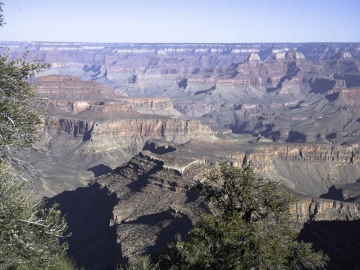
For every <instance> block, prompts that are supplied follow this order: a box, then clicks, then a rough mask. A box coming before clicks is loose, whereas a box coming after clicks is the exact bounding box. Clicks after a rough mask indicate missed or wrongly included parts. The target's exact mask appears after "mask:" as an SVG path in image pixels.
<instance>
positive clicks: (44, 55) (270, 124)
mask: <svg viewBox="0 0 360 270" xmlns="http://www.w3.org/2000/svg"><path fill="white" fill-rule="evenodd" d="M8 48H9V49H10V50H9V51H8ZM26 51H27V52H28V53H27V56H26V57H27V58H28V59H39V61H41V62H45V63H49V64H50V67H49V68H47V69H45V70H43V71H42V72H40V73H38V74H37V75H36V79H35V80H34V81H33V82H32V83H33V85H34V89H35V92H36V94H37V95H38V96H40V97H44V98H47V102H46V109H47V110H48V115H47V116H46V118H45V119H44V122H43V124H42V125H41V127H40V129H39V131H38V138H39V140H38V142H37V143H36V147H37V148H38V149H39V150H40V151H38V152H36V153H34V154H33V155H32V156H30V157H28V162H29V163H30V164H31V165H33V166H34V167H35V168H37V169H38V170H39V171H41V175H40V176H39V177H38V178H37V179H35V180H34V182H33V186H34V188H35V189H36V191H37V193H36V197H37V198H42V197H46V198H48V199H47V200H48V201H49V203H52V202H58V203H59V204H60V209H61V210H62V212H64V213H66V214H67V220H68V223H69V227H70V229H71V230H72V236H71V237H70V240H69V243H70V247H69V254H70V255H71V256H72V257H73V258H75V260H76V263H77V264H78V266H84V267H85V268H86V269H104V268H106V267H108V268H110V269H114V268H115V269H116V264H117V263H119V262H123V261H130V262H131V260H133V259H134V258H135V257H136V256H138V255H139V254H143V253H157V252H160V251H161V250H162V249H163V248H164V247H165V246H166V243H168V242H169V241H170V240H171V239H172V238H173V237H174V236H175V235H177V234H180V235H182V236H183V237H184V236H186V234H187V233H188V232H189V230H190V229H191V228H192V226H193V222H194V221H195V220H196V219H197V218H198V217H199V216H200V214H201V213H203V212H206V211H207V210H206V207H205V206H204V204H203V201H202V200H201V198H200V197H199V196H198V194H197V193H195V192H194V191H191V186H192V185H193V184H194V183H195V181H196V180H202V179H206V177H207V174H208V173H209V172H210V170H211V169H212V168H213V166H214V165H215V164H216V163H217V162H219V161H227V162H229V163H231V164H232V165H234V166H238V167H243V166H248V165H250V166H251V167H253V168H254V170H255V172H256V173H258V174H259V175H261V176H262V177H264V178H269V179H272V180H275V181H282V182H284V183H285V184H286V186H287V188H288V190H289V191H290V192H291V193H293V194H294V195H295V196H296V197H297V199H298V200H297V202H296V205H295V206H294V208H293V209H292V213H293V216H294V218H295V220H296V222H297V223H298V226H299V231H300V236H299V237H300V238H301V239H303V240H306V241H311V242H313V243H314V245H315V248H321V249H323V250H324V252H325V253H326V254H328V255H329V257H330V262H329V269H358V268H356V267H358V266H359V265H360V256H359V254H360V242H359V239H360V238H359V236H360V235H359V231H360V156H359V151H360V110H359V109H360V71H359V69H360V43H274V44H270V43H257V44H255V43H254V44H250V43H246V44H215V43H214V44H211V43H199V44H195V43H183V44H182V43H173V44H172V43H160V44H154V43H149V44H147V43H60V42H59V43H55V42H54V43H51V42H0V54H5V53H9V56H10V57H11V58H15V57H19V56H21V55H23V54H24V53H25V52H26Z"/></svg>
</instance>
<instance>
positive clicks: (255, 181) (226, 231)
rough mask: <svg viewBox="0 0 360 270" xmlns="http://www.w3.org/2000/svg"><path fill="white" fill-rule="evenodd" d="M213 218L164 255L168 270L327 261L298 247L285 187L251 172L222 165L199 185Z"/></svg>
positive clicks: (303, 264) (268, 266)
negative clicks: (207, 179)
mask: <svg viewBox="0 0 360 270" xmlns="http://www.w3.org/2000/svg"><path fill="white" fill-rule="evenodd" d="M195 189H197V190H199V191H200V192H201V193H202V194H203V195H204V196H205V200H206V201H208V202H209V207H210V209H211V212H212V214H209V215H205V216H203V218H202V220H201V221H200V222H198V223H196V224H195V227H194V229H193V230H192V231H191V232H190V234H189V236H188V239H187V241H182V240H179V239H178V240H176V241H174V242H172V243H171V244H170V245H168V247H167V248H166V249H165V251H164V252H163V254H162V255H161V265H162V267H163V268H164V269H318V268H322V267H325V265H326V261H327V257H326V256H324V255H323V253H322V252H321V251H320V252H315V251H314V250H312V248H311V244H308V243H304V242H298V241H297V240H296V239H297V235H298V233H297V231H296V230H295V229H294V227H293V226H292V224H294V221H293V220H292V215H291V213H290V208H291V205H292V204H293V203H294V198H293V197H292V196H291V195H290V194H289V193H288V192H287V191H286V190H285V189H284V186H283V185H281V184H279V183H276V182H273V181H270V180H264V179H260V178H259V177H258V176H257V175H256V174H255V173H254V172H253V170H252V169H251V168H250V167H248V168H246V169H244V170H243V169H240V168H236V167H230V166H227V165H222V166H220V167H219V168H217V169H214V170H213V171H212V173H211V174H210V176H209V181H206V182H204V183H201V182H198V184H197V186H196V187H195Z"/></svg>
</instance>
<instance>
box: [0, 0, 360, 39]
mask: <svg viewBox="0 0 360 270" xmlns="http://www.w3.org/2000/svg"><path fill="white" fill-rule="evenodd" d="M1 1H2V2H3V3H4V4H5V5H4V6H3V9H4V16H5V21H6V25H5V26H4V27H2V28H0V40H1V41H59V42H71V41H76V42H209V43H210V42H221V43H242V42H360V0H96V1H95V0H0V2H1Z"/></svg>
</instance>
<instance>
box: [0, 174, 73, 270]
mask: <svg viewBox="0 0 360 270" xmlns="http://www.w3.org/2000/svg"><path fill="white" fill-rule="evenodd" d="M27 192H28V190H27V189H26V183H25V182H23V181H21V180H19V179H17V178H16V177H14V176H13V175H11V174H10V173H8V172H5V171H4V170H3V169H0V232H1V235H0V254H1V256H0V268H1V269H7V268H9V267H15V268H16V267H20V268H21V266H22V265H27V266H28V268H34V269H45V268H46V267H50V266H53V265H57V263H58V262H57V258H58V256H59V255H61V256H64V254H65V250H66V249H67V245H66V244H60V238H63V237H65V236H66V234H65V231H66V230H67V224H66V222H65V218H64V217H62V216H61V213H60V211H59V210H58V209H57V205H53V206H51V207H50V208H45V206H44V203H43V202H42V203H33V202H31V200H30V195H31V194H27Z"/></svg>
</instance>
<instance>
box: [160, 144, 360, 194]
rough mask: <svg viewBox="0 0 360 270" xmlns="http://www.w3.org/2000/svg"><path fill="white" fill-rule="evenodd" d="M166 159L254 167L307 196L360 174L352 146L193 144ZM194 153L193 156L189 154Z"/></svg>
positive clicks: (355, 177) (324, 190) (322, 191)
mask: <svg viewBox="0 0 360 270" xmlns="http://www.w3.org/2000/svg"><path fill="white" fill-rule="evenodd" d="M174 148H176V149H177V151H176V152H173V153H172V152H171V153H167V154H165V155H166V156H189V155H191V156H193V157H194V158H196V159H199V160H201V161H202V162H203V163H204V164H213V163H215V162H216V161H218V160H219V159H221V158H222V159H224V158H225V159H227V160H229V161H230V162H231V163H233V164H234V165H236V166H243V165H248V164H251V166H252V167H253V168H254V169H255V171H256V172H257V173H259V174H260V175H262V176H264V177H267V178H270V179H273V180H276V181H284V182H285V183H286V184H287V185H288V186H289V187H290V188H292V189H294V190H296V191H299V192H302V193H305V194H307V195H308V196H319V195H321V194H324V193H326V192H327V191H328V188H329V187H331V186H332V185H334V184H339V185H340V184H345V183H352V182H355V181H356V179H357V178H358V177H357V176H358V175H359V174H360V163H359V158H358V155H357V154H356V152H355V151H354V149H352V148H351V147H343V146H335V145H330V144H324V143H306V144H295V143H265V142H264V143H259V142H257V143H255V142H252V143H243V142H240V141H236V140H220V141H218V142H215V143H207V142H197V141H194V140H191V141H190V142H188V143H186V144H184V145H180V146H174ZM190 153H191V154H190Z"/></svg>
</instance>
